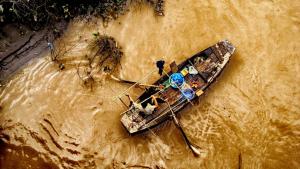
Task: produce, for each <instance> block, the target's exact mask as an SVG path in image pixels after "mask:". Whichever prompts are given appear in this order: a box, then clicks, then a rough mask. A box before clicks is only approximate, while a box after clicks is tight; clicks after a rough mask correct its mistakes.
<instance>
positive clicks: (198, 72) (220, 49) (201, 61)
mask: <svg viewBox="0 0 300 169" xmlns="http://www.w3.org/2000/svg"><path fill="white" fill-rule="evenodd" d="M234 51H235V47H234V46H233V45H232V44H231V43H230V42H229V41H227V40H223V41H220V42H218V43H217V44H215V45H213V46H211V47H209V48H207V49H205V50H203V51H201V52H199V53H197V54H195V55H193V56H192V57H190V58H189V59H187V60H185V61H184V62H182V63H181V64H179V65H178V66H177V65H176V66H177V68H178V69H177V70H176V69H175V71H174V70H173V71H170V72H168V73H165V75H164V76H162V77H161V78H160V79H159V80H157V81H156V82H155V83H154V84H153V85H156V86H157V85H160V86H162V87H161V88H159V89H158V88H153V87H151V88H149V89H148V90H146V91H145V92H144V93H143V94H142V95H141V96H140V97H139V98H138V99H137V101H136V102H137V103H144V102H147V101H150V96H151V95H154V96H156V97H158V98H161V99H163V100H166V101H167V102H164V103H160V104H159V107H157V109H156V110H155V111H154V112H153V113H152V114H150V115H144V114H141V112H139V111H138V110H136V109H135V108H134V107H133V106H131V107H130V108H128V110H126V111H125V112H123V113H122V117H121V122H122V124H123V126H124V127H125V128H126V129H127V131H128V132H129V133H130V134H135V133H139V132H142V131H145V130H147V129H149V128H152V127H154V126H157V125H158V124H160V123H162V122H164V121H165V120H167V119H169V118H170V117H171V110H170V108H172V110H173V112H174V113H177V112H179V111H180V110H181V109H182V108H184V107H185V106H186V105H187V104H188V103H189V102H191V101H193V100H195V99H197V98H198V97H199V96H201V95H202V94H203V93H204V92H205V91H206V89H207V88H208V87H209V85H210V84H211V83H212V82H213V81H214V80H215V79H216V78H217V77H218V75H220V73H221V72H222V70H223V69H224V67H225V66H226V65H227V63H228V61H229V60H230V57H231V56H232V54H233V53H234ZM173 68H174V63H173ZM171 69H172V68H171ZM176 71H177V72H178V73H181V74H182V76H183V77H184V80H185V83H184V85H182V86H180V87H179V86H177V88H176V87H174V83H172V82H171V81H170V76H171V75H172V74H173V73H175V72H176ZM172 84H173V85H172ZM184 89H192V97H190V98H188V97H186V95H185V94H184V92H183V90H184ZM168 104H169V105H170V106H169V105H168Z"/></svg>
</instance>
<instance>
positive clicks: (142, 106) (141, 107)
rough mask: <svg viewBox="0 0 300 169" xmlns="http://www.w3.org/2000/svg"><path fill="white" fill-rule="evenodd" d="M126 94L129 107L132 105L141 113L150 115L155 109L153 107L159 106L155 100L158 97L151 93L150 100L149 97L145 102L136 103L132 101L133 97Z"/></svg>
mask: <svg viewBox="0 0 300 169" xmlns="http://www.w3.org/2000/svg"><path fill="white" fill-rule="evenodd" d="M126 96H127V97H128V99H129V100H130V104H129V107H133V108H134V109H136V110H138V111H139V112H141V113H142V115H150V114H152V113H153V112H154V111H155V109H157V108H158V107H159V104H158V101H157V99H158V98H157V97H155V96H154V95H151V97H150V98H151V100H150V98H149V99H147V100H146V101H145V102H142V103H137V102H135V101H133V99H132V98H131V97H130V96H129V95H126ZM148 100H150V101H148Z"/></svg>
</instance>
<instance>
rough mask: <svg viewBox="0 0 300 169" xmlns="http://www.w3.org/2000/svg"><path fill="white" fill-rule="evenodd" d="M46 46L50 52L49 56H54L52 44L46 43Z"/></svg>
mask: <svg viewBox="0 0 300 169" xmlns="http://www.w3.org/2000/svg"><path fill="white" fill-rule="evenodd" d="M47 46H48V48H49V50H50V52H51V55H52V56H53V55H54V45H53V43H51V42H47Z"/></svg>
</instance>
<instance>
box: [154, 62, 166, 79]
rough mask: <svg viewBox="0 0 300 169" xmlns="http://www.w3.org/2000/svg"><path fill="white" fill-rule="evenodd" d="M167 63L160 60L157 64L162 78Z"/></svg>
mask: <svg viewBox="0 0 300 169" xmlns="http://www.w3.org/2000/svg"><path fill="white" fill-rule="evenodd" d="M164 65H165V61H164V60H159V61H157V62H156V67H157V68H158V73H159V75H160V76H161V75H162V73H163V70H164Z"/></svg>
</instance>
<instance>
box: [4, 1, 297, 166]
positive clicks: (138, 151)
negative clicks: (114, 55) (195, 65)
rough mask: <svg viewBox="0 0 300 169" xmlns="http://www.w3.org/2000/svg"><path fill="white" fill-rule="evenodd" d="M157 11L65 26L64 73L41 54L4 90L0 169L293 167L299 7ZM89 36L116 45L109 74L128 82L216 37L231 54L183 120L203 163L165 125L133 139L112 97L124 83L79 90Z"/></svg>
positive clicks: (182, 6) (223, 5)
mask: <svg viewBox="0 0 300 169" xmlns="http://www.w3.org/2000/svg"><path fill="white" fill-rule="evenodd" d="M165 8H166V15H165V16H164V17H157V16H155V15H154V13H153V9H151V8H149V7H147V6H140V7H132V8H131V9H130V12H128V13H126V14H125V15H124V16H121V17H120V18H119V19H117V20H115V21H112V22H110V23H109V24H108V26H107V27H104V26H103V24H102V21H101V19H92V20H91V21H90V22H86V21H82V20H76V21H73V22H72V23H71V24H70V25H69V27H68V29H67V30H66V33H65V34H64V35H63V37H62V38H61V39H59V40H58V41H59V42H60V44H65V45H64V47H65V48H71V49H70V50H69V52H68V53H67V54H66V56H64V59H65V62H66V69H65V70H63V71H59V70H58V68H57V65H55V64H54V63H53V62H51V61H50V58H49V55H50V54H49V53H46V55H45V56H44V57H41V58H37V59H34V60H32V61H31V62H30V63H29V64H28V65H27V66H25V67H24V68H23V69H22V70H21V71H20V72H19V73H18V74H17V75H15V76H14V77H13V78H11V80H9V81H8V82H7V83H6V85H5V86H4V87H1V90H0V103H1V105H2V107H3V108H2V110H1V112H0V124H1V130H0V131H1V140H2V141H1V150H0V152H1V153H0V168H3V169H16V168H178V169H189V168H206V169H220V168H224V169H283V168H284V169H296V168H300V87H299V84H300V41H299V39H300V2H299V1H292V0H287V1H278V0H273V1H272V0H261V1H258V0H253V1H242V0H222V1H219V0H208V1H198V0H176V1H175V0H170V1H167V2H166V7H165ZM97 31H98V32H100V33H102V34H107V35H110V36H113V37H114V38H115V39H116V41H118V42H119V45H120V46H122V49H123V52H124V56H123V58H122V60H121V64H122V69H121V70H120V71H119V73H117V75H118V76H120V77H122V78H124V79H130V80H133V81H138V80H140V79H142V78H143V77H145V76H146V75H148V74H149V72H151V71H153V70H155V61H156V60H158V59H162V58H163V59H165V61H166V63H167V64H169V63H171V62H172V61H173V60H175V61H176V62H177V63H180V62H181V61H183V60H185V59H186V58H188V57H190V56H191V55H192V54H195V53H196V52H198V51H201V50H203V49H205V48H206V47H208V46H210V45H213V44H214V43H216V42H217V41H219V40H222V39H228V40H229V41H231V42H232V43H233V44H234V45H235V46H236V48H237V50H236V53H235V54H234V55H233V57H232V60H231V61H230V63H229V65H228V66H227V67H226V68H225V71H224V72H223V73H222V75H221V76H220V77H219V78H218V80H217V81H216V82H215V83H214V84H213V85H212V86H211V87H210V89H209V91H208V92H207V93H206V94H205V96H204V97H203V98H201V100H199V102H198V103H196V104H195V105H194V106H192V105H189V106H187V107H186V108H185V109H184V110H183V111H182V112H181V113H180V115H179V118H180V121H181V123H182V125H183V127H184V130H185V131H186V133H187V135H188V136H189V138H190V139H191V140H192V142H194V143H196V144H197V145H198V146H200V147H201V156H200V157H194V156H193V154H192V153H191V151H190V150H189V149H188V148H187V146H186V144H185V143H184V140H183V139H182V137H181V135H180V132H179V131H178V130H177V129H176V127H175V125H174V124H173V123H172V122H171V121H168V122H166V123H164V124H162V125H160V126H159V127H157V128H155V129H153V130H150V131H148V132H146V133H144V134H140V135H136V136H129V135H128V134H127V132H126V130H125V129H124V128H123V127H122V125H121V123H120V121H119V120H120V113H122V112H123V111H124V110H125V107H124V106H123V105H122V103H121V102H120V101H119V100H118V99H116V98H115V96H117V95H118V94H120V93H121V92H123V91H124V90H126V88H128V87H129V86H128V85H126V84H120V83H117V82H115V81H112V80H110V79H107V78H106V79H105V78H103V76H99V78H98V79H97V82H96V84H95V85H94V87H93V90H90V89H89V88H86V87H84V86H83V84H82V81H81V80H80V79H79V78H78V76H77V74H76V66H77V65H78V63H80V62H83V61H84V57H83V56H84V55H85V54H87V52H88V50H87V44H88V43H87V42H88V41H90V40H91V39H92V38H93V36H92V33H93V32H97ZM57 43H58V42H57ZM157 78H158V75H157V73H154V74H153V76H151V77H150V78H149V79H147V80H146V81H145V83H152V82H154V81H155V80H156V79H157ZM141 93H142V90H140V89H134V90H132V91H131V92H130V94H131V95H132V96H134V97H137V96H138V95H139V94H141Z"/></svg>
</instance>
